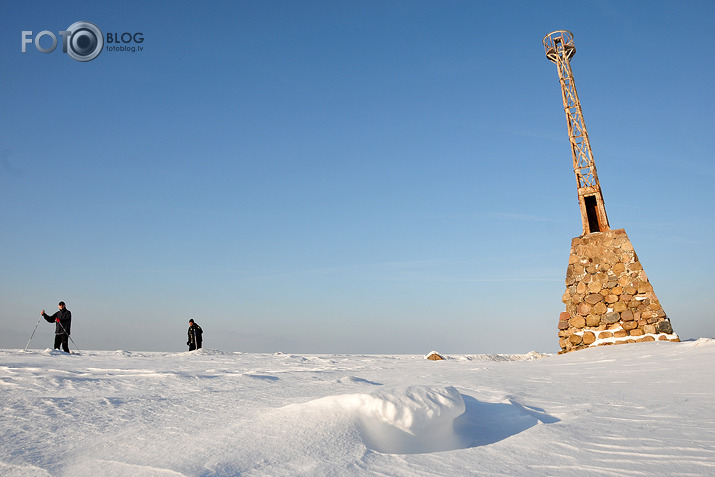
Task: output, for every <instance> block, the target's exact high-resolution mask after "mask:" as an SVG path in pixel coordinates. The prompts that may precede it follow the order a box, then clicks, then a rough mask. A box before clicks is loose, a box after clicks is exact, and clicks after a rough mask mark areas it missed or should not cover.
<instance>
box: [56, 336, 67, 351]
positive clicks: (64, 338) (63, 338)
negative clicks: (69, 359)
mask: <svg viewBox="0 0 715 477" xmlns="http://www.w3.org/2000/svg"><path fill="white" fill-rule="evenodd" d="M68 338H69V335H65V334H60V335H55V349H60V345H62V351H64V352H65V353H69V352H70V346H69V343H68V342H67V339H68Z"/></svg>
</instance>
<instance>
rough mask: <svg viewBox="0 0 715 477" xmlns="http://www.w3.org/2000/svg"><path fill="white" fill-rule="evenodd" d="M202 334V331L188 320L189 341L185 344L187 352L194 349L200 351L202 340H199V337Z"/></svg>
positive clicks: (192, 320)
mask: <svg viewBox="0 0 715 477" xmlns="http://www.w3.org/2000/svg"><path fill="white" fill-rule="evenodd" d="M203 333H204V330H202V329H201V327H200V326H199V325H198V324H196V323H194V319H193V318H192V319H190V320H189V341H187V342H186V344H187V345H189V351H193V350H195V349H201V341H203V339H202V338H201V335H202V334H203Z"/></svg>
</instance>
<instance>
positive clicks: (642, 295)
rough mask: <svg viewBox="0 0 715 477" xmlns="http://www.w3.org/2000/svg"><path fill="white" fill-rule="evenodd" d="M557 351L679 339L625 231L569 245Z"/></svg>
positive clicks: (596, 235)
mask: <svg viewBox="0 0 715 477" xmlns="http://www.w3.org/2000/svg"><path fill="white" fill-rule="evenodd" d="M562 301H563V302H564V303H565V304H566V311H565V312H562V313H561V315H560V316H559V345H560V346H561V351H560V352H559V353H567V352H569V351H574V350H577V349H583V348H588V347H592V346H602V345H611V344H622V343H636V342H642V341H656V340H658V341H680V339H679V338H678V335H677V334H675V333H674V332H673V328H672V326H671V325H670V320H669V319H668V317H667V316H666V314H665V312H664V311H663V307H661V305H660V302H659V301H658V298H657V297H656V295H655V292H654V291H653V287H652V286H651V284H650V282H649V281H648V277H647V276H646V274H645V271H644V270H643V266H642V265H641V263H640V262H639V261H638V256H637V255H636V252H635V250H634V249H633V245H632V244H631V241H630V240H629V239H628V236H627V235H626V231H625V230H624V229H618V230H609V231H606V232H597V233H592V234H588V235H584V236H582V237H576V238H574V239H573V240H572V241H571V256H570V257H569V266H568V269H567V271H566V292H565V293H564V296H563V298H562Z"/></svg>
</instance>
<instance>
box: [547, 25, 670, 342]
mask: <svg viewBox="0 0 715 477" xmlns="http://www.w3.org/2000/svg"><path fill="white" fill-rule="evenodd" d="M543 44H544V48H545V50H546V58H548V59H549V60H550V61H552V62H553V63H555V64H556V68H557V71H558V75H559V82H560V83H561V96H562V99H563V104H564V111H565V113H566V124H567V127H568V135H569V141H570V143H571V156H572V159H573V168H574V172H575V173H576V183H577V188H578V202H579V206H580V209H581V225H582V227H583V235H581V236H580V237H576V238H574V239H573V240H572V241H571V255H570V256H569V264H568V268H567V270H566V291H565V292H564V295H563V297H562V301H563V302H564V304H565V305H566V311H564V312H562V313H561V315H560V316H559V325H558V328H559V332H558V334H559V345H560V346H561V351H560V352H559V353H566V352H569V351H574V350H577V349H582V348H587V347H591V346H601V345H611V344H622V343H635V342H642V341H656V340H658V341H663V340H667V341H680V339H679V338H678V335H677V334H675V333H674V332H673V328H672V326H671V324H670V319H669V318H668V316H667V315H666V314H665V312H664V311H663V307H662V306H661V305H660V302H659V301H658V297H656V295H655V292H654V291H653V287H652V286H651V284H650V282H649V281H648V277H647V275H646V273H645V271H644V270H643V266H642V265H641V263H640V261H639V260H638V255H636V252H635V250H634V249H633V245H632V244H631V241H630V240H629V239H628V235H626V231H625V230H624V229H617V230H611V228H610V226H609V223H608V216H607V215H606V207H605V205H604V202H603V195H602V193H601V185H600V183H599V181H598V174H597V173H596V165H595V163H594V161H593V153H592V152H591V144H590V142H589V139H588V132H587V131H586V124H585V123H584V120H583V113H582V111H581V103H580V101H579V99H578V94H577V93H576V85H575V83H574V78H573V72H572V71H571V58H573V56H574V54H575V53H576V47H575V46H574V41H573V34H572V33H571V32H569V31H566V30H559V31H555V32H552V33H549V34H548V35H546V36H545V37H544V39H543Z"/></svg>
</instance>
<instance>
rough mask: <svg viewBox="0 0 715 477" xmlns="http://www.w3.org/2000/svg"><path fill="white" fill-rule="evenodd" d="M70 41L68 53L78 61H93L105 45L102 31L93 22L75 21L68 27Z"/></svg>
mask: <svg viewBox="0 0 715 477" xmlns="http://www.w3.org/2000/svg"><path fill="white" fill-rule="evenodd" d="M67 31H68V32H69V34H70V36H69V42H68V45H67V54H68V55H70V56H71V57H72V58H74V59H75V60H77V61H91V60H93V59H95V58H96V57H98V56H99V54H100V53H101V52H102V48H103V47H104V37H103V35H102V31H101V30H100V29H99V28H98V27H97V25H95V24H94V23H91V22H75V23H73V24H72V25H70V26H69V28H67Z"/></svg>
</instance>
